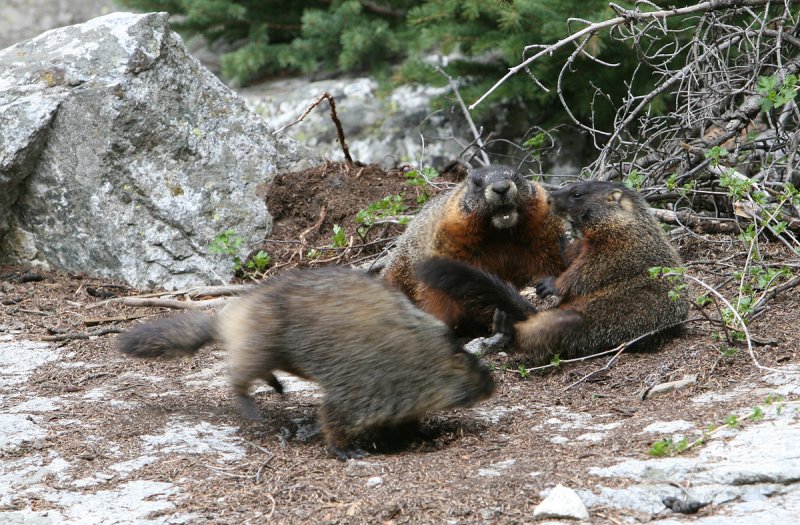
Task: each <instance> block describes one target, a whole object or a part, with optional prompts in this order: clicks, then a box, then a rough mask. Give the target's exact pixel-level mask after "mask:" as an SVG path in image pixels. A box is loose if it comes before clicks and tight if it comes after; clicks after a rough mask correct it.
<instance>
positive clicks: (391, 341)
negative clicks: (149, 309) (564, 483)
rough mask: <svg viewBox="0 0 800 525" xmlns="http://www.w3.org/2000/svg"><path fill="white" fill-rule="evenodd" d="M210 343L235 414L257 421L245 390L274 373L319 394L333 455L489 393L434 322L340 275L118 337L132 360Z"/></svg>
mask: <svg viewBox="0 0 800 525" xmlns="http://www.w3.org/2000/svg"><path fill="white" fill-rule="evenodd" d="M212 341H215V342H219V343H221V344H222V345H223V346H224V347H225V349H226V350H227V352H228V365H229V381H230V384H231V386H232V387H233V390H234V393H235V394H236V396H237V398H238V400H239V402H240V405H241V407H242V409H243V412H244V414H245V415H246V416H247V417H249V418H252V419H260V417H259V413H258V410H257V409H256V407H255V405H254V403H253V400H252V398H251V397H250V396H249V389H250V386H251V384H252V383H253V382H254V381H255V380H257V379H264V380H265V381H266V382H267V383H268V384H269V385H271V386H272V387H273V388H274V389H275V390H277V391H278V392H282V390H283V389H282V387H281V384H280V383H279V382H278V380H277V378H276V377H275V376H274V375H273V371H275V370H283V371H286V372H289V373H291V374H294V375H297V376H299V377H302V378H305V379H310V380H312V381H315V382H317V383H318V384H319V385H320V386H321V388H322V389H323V390H324V392H325V397H324V400H323V401H322V406H321V414H320V415H321V417H320V423H321V424H320V426H321V429H322V432H323V434H324V436H325V438H326V441H327V444H328V445H329V447H330V450H331V451H332V452H333V453H334V454H335V455H336V456H337V457H340V458H347V457H356V456H358V455H360V454H363V452H362V451H359V450H353V449H349V448H348V447H349V446H350V445H351V443H352V441H353V440H354V439H355V438H356V437H357V436H358V435H359V434H360V433H361V431H363V430H366V429H368V428H371V427H384V426H391V425H399V424H403V423H406V422H413V421H417V420H419V418H421V417H422V416H423V414H425V413H426V412H429V411H434V410H443V409H449V408H455V407H469V406H472V405H473V404H475V403H476V402H478V401H481V400H484V399H486V398H488V397H489V396H490V395H491V393H492V391H493V388H494V381H493V379H492V376H491V372H490V371H489V369H488V368H487V367H486V366H484V365H482V364H481V363H480V362H479V361H478V359H477V358H476V357H475V356H473V355H472V354H470V353H468V352H466V351H465V350H464V349H463V348H462V347H461V346H460V345H459V344H458V342H457V340H456V339H455V337H454V336H453V334H452V331H451V330H450V329H449V328H448V327H447V326H446V325H445V324H444V323H442V322H441V321H439V320H438V319H436V318H434V317H433V316H431V315H429V314H427V313H425V312H423V311H421V310H420V309H418V308H416V307H415V306H414V305H413V304H411V302H410V301H409V300H408V299H407V298H406V297H405V296H404V295H403V294H401V293H399V292H397V291H396V290H393V289H391V288H390V287H388V286H387V285H386V284H385V283H383V282H381V281H380V280H377V279H375V278H372V277H369V276H368V275H366V274H364V273H362V272H359V271H356V270H350V269H346V268H335V267H327V268H317V269H305V270H296V271H292V272H287V273H284V274H281V275H279V276H277V277H273V278H271V279H269V280H268V281H267V282H265V283H264V284H262V285H260V286H259V287H258V288H256V289H255V290H253V291H252V292H250V293H248V294H246V295H244V296H242V297H241V298H237V299H235V300H234V301H233V302H232V303H230V304H229V305H228V306H227V307H226V308H224V309H223V310H222V311H221V312H220V313H219V315H218V316H215V315H213V314H210V313H197V312H195V313H189V314H181V315H175V316H172V317H168V318H165V319H160V320H157V321H153V322H150V323H146V324H143V325H140V326H137V327H135V328H133V329H132V330H130V331H128V332H125V333H123V334H122V335H120V336H119V337H118V338H117V347H118V349H119V350H120V351H122V352H123V353H126V354H128V355H131V356H134V357H178V356H184V355H192V354H194V353H195V352H197V350H198V349H199V348H200V347H202V346H203V345H205V344H207V343H210V342H212Z"/></svg>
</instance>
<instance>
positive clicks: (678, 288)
mask: <svg viewBox="0 0 800 525" xmlns="http://www.w3.org/2000/svg"><path fill="white" fill-rule="evenodd" d="M685 273H686V268H684V267H682V266H678V267H675V268H670V267H669V266H653V267H652V268H650V277H652V278H653V279H660V278H665V279H667V281H669V282H670V283H671V284H672V289H671V290H670V291H669V292H668V295H669V298H670V299H672V300H673V301H677V300H679V299H681V298H682V297H683V296H684V295H685V292H686V290H687V289H688V288H689V285H687V284H686V283H685V282H684V281H683V275H684V274H685Z"/></svg>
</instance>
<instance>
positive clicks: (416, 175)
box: [406, 167, 439, 204]
mask: <svg viewBox="0 0 800 525" xmlns="http://www.w3.org/2000/svg"><path fill="white" fill-rule="evenodd" d="M438 176H439V173H438V172H437V171H436V170H435V169H433V168H431V167H425V168H422V169H419V170H411V171H408V172H406V183H407V184H408V185H409V186H414V187H417V188H420V190H421V192H422V193H420V194H419V195H418V196H417V204H425V203H426V202H428V199H430V198H431V195H430V193H428V183H429V182H430V181H432V180H433V179H435V178H437V177H438Z"/></svg>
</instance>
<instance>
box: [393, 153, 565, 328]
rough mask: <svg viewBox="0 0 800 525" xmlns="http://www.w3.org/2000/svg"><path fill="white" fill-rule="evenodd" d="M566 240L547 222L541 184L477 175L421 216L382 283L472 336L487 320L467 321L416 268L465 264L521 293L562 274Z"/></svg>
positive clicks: (473, 317)
mask: <svg viewBox="0 0 800 525" xmlns="http://www.w3.org/2000/svg"><path fill="white" fill-rule="evenodd" d="M563 233H564V228H563V222H562V221H561V220H559V219H558V218H556V217H553V216H552V215H551V213H550V207H549V205H548V203H547V192H546V191H545V189H544V188H543V187H542V186H541V185H540V184H539V183H537V182H535V181H529V180H527V179H525V178H524V177H522V175H520V173H519V172H518V171H516V170H514V169H512V168H509V167H506V166H487V167H485V168H478V169H474V170H472V171H471V172H470V173H469V174H468V175H467V176H466V177H465V179H464V180H463V181H462V182H461V183H460V184H459V185H458V186H456V187H455V188H454V189H453V190H451V191H448V192H446V193H443V194H440V195H437V196H436V197H435V198H433V199H431V200H430V201H429V202H428V203H427V204H426V205H425V207H423V208H422V210H420V212H419V213H418V214H417V216H416V217H414V219H413V220H412V221H411V222H410V223H409V225H408V228H407V229H406V231H405V232H404V233H403V235H401V236H400V238H399V239H398V240H397V245H396V247H395V248H394V250H393V251H392V252H391V253H390V255H389V260H388V262H387V263H386V267H385V268H384V269H383V271H382V272H381V277H383V278H384V279H385V280H386V281H387V282H388V283H389V284H391V285H392V286H395V287H397V288H398V289H400V290H402V291H403V293H405V294H406V295H407V296H408V297H410V298H411V300H412V301H414V302H415V303H416V304H417V305H418V306H420V307H421V308H422V309H423V310H425V311H427V312H430V313H432V314H433V315H435V316H436V317H438V318H439V319H441V320H443V321H444V322H445V323H447V324H448V325H449V326H451V327H453V328H455V329H456V330H457V331H459V332H461V333H473V332H475V331H481V330H484V329H486V328H488V325H489V324H490V322H491V318H492V312H470V313H469V314H467V312H466V311H465V310H464V308H463V306H462V305H459V304H458V303H457V302H456V301H453V300H452V299H451V298H449V297H447V296H446V295H445V294H442V293H439V292H438V291H436V290H433V289H431V288H428V287H426V286H425V285H424V284H423V283H422V282H420V280H419V279H418V278H417V276H416V275H415V273H414V268H415V266H416V265H417V264H418V263H419V262H420V261H423V260H426V259H429V258H432V257H440V258H445V259H453V260H456V261H464V262H467V263H470V264H473V265H475V266H478V267H480V268H482V269H484V270H486V271H487V272H490V273H492V274H495V275H497V276H498V277H500V278H501V279H503V280H505V281H509V282H510V283H512V284H513V285H514V286H516V287H517V288H521V287H523V286H526V285H528V284H529V283H530V282H531V281H535V280H538V279H541V278H542V277H545V276H547V275H553V274H557V273H559V272H561V271H562V270H563V268H564V266H563V262H562V258H561V254H560V252H559V238H560V237H561V235H562V234H563Z"/></svg>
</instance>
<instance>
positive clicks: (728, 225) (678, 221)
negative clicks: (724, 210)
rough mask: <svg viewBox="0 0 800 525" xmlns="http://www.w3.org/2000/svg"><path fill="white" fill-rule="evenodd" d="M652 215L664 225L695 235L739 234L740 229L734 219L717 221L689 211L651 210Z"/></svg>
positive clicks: (717, 219)
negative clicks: (687, 230)
mask: <svg viewBox="0 0 800 525" xmlns="http://www.w3.org/2000/svg"><path fill="white" fill-rule="evenodd" d="M652 212H653V215H654V216H655V218H656V219H658V220H659V221H661V222H663V223H666V224H673V225H676V226H683V227H685V228H689V229H690V230H692V231H694V232H697V233H739V232H741V231H742V227H741V226H739V224H738V223H737V222H736V220H734V219H719V218H714V217H704V216H702V215H697V214H696V213H692V212H691V211H690V210H680V211H677V212H676V211H672V210H662V209H657V208H654V209H652Z"/></svg>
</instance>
